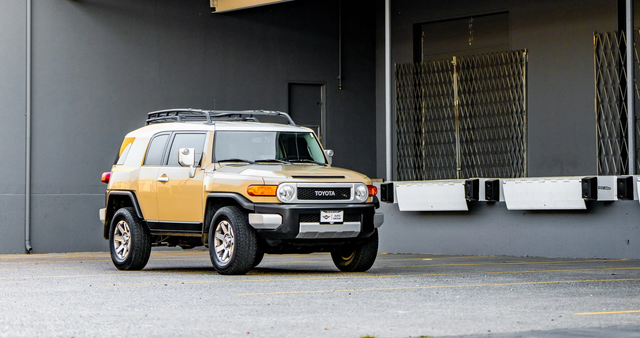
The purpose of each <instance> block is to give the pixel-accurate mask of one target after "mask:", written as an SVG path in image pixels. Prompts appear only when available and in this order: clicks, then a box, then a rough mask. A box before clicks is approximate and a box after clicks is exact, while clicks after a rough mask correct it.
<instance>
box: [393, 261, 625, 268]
mask: <svg viewBox="0 0 640 338" xmlns="http://www.w3.org/2000/svg"><path fill="white" fill-rule="evenodd" d="M624 261H626V259H593V260H576V261H541V262H502V263H458V264H420V265H403V266H385V268H424V267H436V266H480V265H534V264H573V263H597V262H624Z"/></svg>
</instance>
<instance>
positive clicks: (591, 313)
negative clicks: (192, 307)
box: [574, 310, 640, 316]
mask: <svg viewBox="0 0 640 338" xmlns="http://www.w3.org/2000/svg"><path fill="white" fill-rule="evenodd" d="M621 313H640V310H629V311H609V312H582V313H574V315H575V316H588V315H615V314H621Z"/></svg>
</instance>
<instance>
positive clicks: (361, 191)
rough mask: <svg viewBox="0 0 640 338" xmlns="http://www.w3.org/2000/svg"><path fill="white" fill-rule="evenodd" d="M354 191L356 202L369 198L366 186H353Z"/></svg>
mask: <svg viewBox="0 0 640 338" xmlns="http://www.w3.org/2000/svg"><path fill="white" fill-rule="evenodd" d="M354 189H355V197H356V200H357V201H360V202H364V201H366V200H367V198H369V189H367V186H366V185H364V184H362V183H360V184H356V185H355V186H354Z"/></svg>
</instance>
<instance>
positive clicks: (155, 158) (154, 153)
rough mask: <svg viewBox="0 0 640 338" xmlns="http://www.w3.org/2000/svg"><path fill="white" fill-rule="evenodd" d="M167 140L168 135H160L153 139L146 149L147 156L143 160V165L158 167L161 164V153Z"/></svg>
mask: <svg viewBox="0 0 640 338" xmlns="http://www.w3.org/2000/svg"><path fill="white" fill-rule="evenodd" d="M167 139H169V135H168V134H162V135H158V136H156V137H154V138H153V139H152V140H151V143H150V144H149V148H148V149H147V156H146V157H145V159H144V165H160V164H161V163H162V153H163V152H164V148H165V145H166V144H167Z"/></svg>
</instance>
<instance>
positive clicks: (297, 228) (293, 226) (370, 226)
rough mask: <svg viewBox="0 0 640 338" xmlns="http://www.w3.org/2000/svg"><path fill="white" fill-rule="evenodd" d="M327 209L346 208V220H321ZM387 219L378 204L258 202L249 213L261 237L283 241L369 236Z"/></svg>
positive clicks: (250, 222)
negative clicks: (333, 222) (377, 211)
mask: <svg viewBox="0 0 640 338" xmlns="http://www.w3.org/2000/svg"><path fill="white" fill-rule="evenodd" d="M326 210H342V211H344V217H345V220H344V222H343V223H340V224H326V223H320V212H321V211H326ZM278 216H279V217H278ZM280 217H281V219H282V222H281V224H278V222H277V221H276V220H280ZM383 221H384V215H383V214H378V213H376V212H375V206H374V204H256V205H255V210H254V213H253V214H250V215H249V224H251V225H252V226H253V227H254V228H255V229H256V231H257V232H258V235H259V236H260V237H262V238H265V239H280V240H284V239H345V238H367V237H369V236H371V234H373V232H374V231H375V229H376V228H378V227H380V226H381V225H382V222H383Z"/></svg>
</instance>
